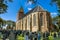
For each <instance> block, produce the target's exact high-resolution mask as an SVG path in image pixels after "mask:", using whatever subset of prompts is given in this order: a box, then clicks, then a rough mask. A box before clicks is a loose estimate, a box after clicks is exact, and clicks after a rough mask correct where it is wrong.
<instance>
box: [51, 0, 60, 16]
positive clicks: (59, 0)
mask: <svg viewBox="0 0 60 40" xmlns="http://www.w3.org/2000/svg"><path fill="white" fill-rule="evenodd" d="M51 3H56V4H57V6H58V10H57V11H58V16H59V17H60V0H52V1H51Z"/></svg>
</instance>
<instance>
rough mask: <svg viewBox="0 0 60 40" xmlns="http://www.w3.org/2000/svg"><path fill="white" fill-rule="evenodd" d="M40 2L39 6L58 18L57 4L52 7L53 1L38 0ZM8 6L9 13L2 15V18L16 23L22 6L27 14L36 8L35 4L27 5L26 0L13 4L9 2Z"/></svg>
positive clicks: (18, 0)
mask: <svg viewBox="0 0 60 40" xmlns="http://www.w3.org/2000/svg"><path fill="white" fill-rule="evenodd" d="M38 2H39V4H38V5H40V6H42V7H43V8H44V9H45V10H47V11H48V12H50V13H51V15H52V16H56V14H57V9H58V8H57V6H56V4H55V3H54V4H53V5H52V6H51V5H50V2H51V0H38ZM7 5H8V10H7V13H5V14H1V17H2V18H3V19H5V20H12V21H16V16H17V14H18V11H19V9H20V7H21V5H22V6H23V8H24V12H25V13H26V12H28V11H29V10H31V9H32V8H34V7H35V6H36V5H35V4H31V2H29V3H28V4H27V2H26V0H13V2H12V3H10V2H8V4H7Z"/></svg>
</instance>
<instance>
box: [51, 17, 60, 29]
mask: <svg viewBox="0 0 60 40" xmlns="http://www.w3.org/2000/svg"><path fill="white" fill-rule="evenodd" d="M52 20H53V25H54V27H55V28H56V29H57V30H60V17H59V16H56V17H54V18H53V19H52Z"/></svg>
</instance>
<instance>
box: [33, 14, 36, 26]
mask: <svg viewBox="0 0 60 40" xmlns="http://www.w3.org/2000/svg"><path fill="white" fill-rule="evenodd" d="M33 26H36V15H35V14H34V15H33Z"/></svg>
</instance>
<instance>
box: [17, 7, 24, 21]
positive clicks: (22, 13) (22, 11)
mask: <svg viewBox="0 0 60 40" xmlns="http://www.w3.org/2000/svg"><path fill="white" fill-rule="evenodd" d="M23 17H24V9H23V7H22V6H21V8H20V10H19V12H18V15H17V21H18V20H20V19H21V18H23Z"/></svg>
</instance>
